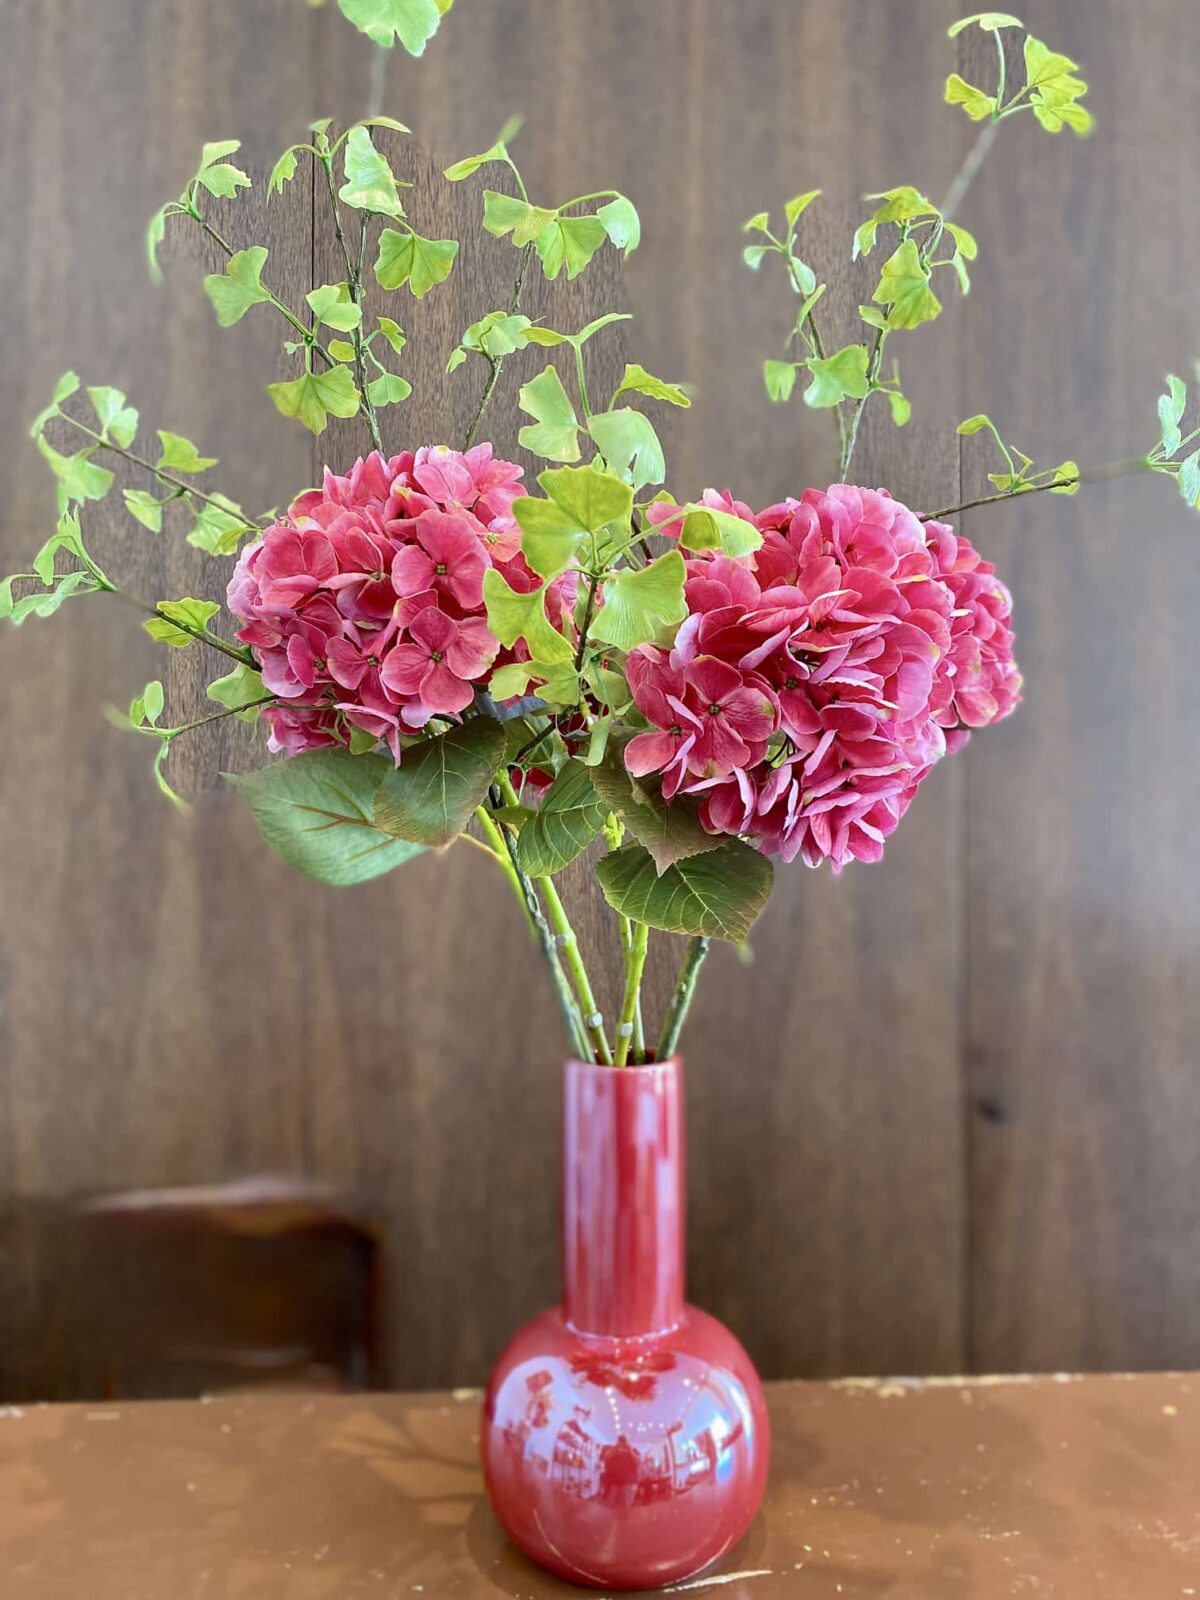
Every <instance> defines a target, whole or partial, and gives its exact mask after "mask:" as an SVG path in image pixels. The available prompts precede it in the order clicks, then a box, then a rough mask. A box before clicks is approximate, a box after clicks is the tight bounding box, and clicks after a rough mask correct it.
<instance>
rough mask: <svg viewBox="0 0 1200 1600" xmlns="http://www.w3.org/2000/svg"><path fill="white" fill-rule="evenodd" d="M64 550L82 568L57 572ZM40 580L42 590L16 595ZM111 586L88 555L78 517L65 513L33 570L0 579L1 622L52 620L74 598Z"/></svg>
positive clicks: (19, 623) (40, 552)
mask: <svg viewBox="0 0 1200 1600" xmlns="http://www.w3.org/2000/svg"><path fill="white" fill-rule="evenodd" d="M60 550H65V551H66V552H67V553H68V554H69V555H72V556H74V557H75V559H76V560H77V561H78V562H79V563H80V566H79V567H77V568H73V569H71V570H68V571H66V572H62V573H60V572H59V571H58V552H59V551H60ZM35 580H36V581H37V582H38V583H39V584H41V585H42V587H41V588H40V589H35V590H32V591H30V592H28V593H26V594H22V595H19V596H18V595H17V593H16V586H17V584H19V583H26V582H33V581H35ZM111 588H112V584H111V583H109V581H108V579H107V578H105V576H104V574H103V573H102V572H101V571H100V569H99V567H97V566H96V564H95V562H94V561H92V560H91V558H90V557H89V556H88V554H87V551H86V550H85V549H84V544H83V535H82V531H81V529H80V526H79V517H78V515H77V514H76V513H75V512H73V511H69V510H65V509H64V510H63V512H62V514H61V515H60V517H59V519H58V525H57V527H56V529H55V531H54V533H52V534H51V536H50V537H49V539H47V540H46V542H45V544H44V545H43V546H42V548H41V549H40V550H39V551H38V553H37V555H36V556H35V557H34V559H33V570H32V571H30V572H16V573H13V574H12V576H11V577H8V578H4V579H0V621H7V622H11V623H12V624H13V625H14V626H15V627H19V626H20V625H21V623H22V622H24V621H26V619H27V618H29V617H52V616H53V615H54V613H55V612H56V611H58V610H59V608H60V607H61V606H62V605H63V603H64V602H65V601H67V600H69V599H71V597H72V596H73V595H81V594H96V593H97V592H99V591H101V590H110V589H111Z"/></svg>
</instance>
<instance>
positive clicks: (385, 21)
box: [309, 0, 454, 56]
mask: <svg viewBox="0 0 1200 1600" xmlns="http://www.w3.org/2000/svg"><path fill="white" fill-rule="evenodd" d="M309 3H310V4H313V3H314V0H309ZM453 3H454V0H338V8H339V9H340V11H341V13H342V15H343V16H344V17H345V18H346V20H347V21H348V22H352V23H353V24H354V26H355V27H356V28H357V29H358V30H359V32H360V33H365V34H366V36H367V38H368V39H370V40H371V41H372V42H373V43H374V44H377V45H381V46H382V47H383V48H384V49H385V50H390V49H391V47H392V46H393V45H394V44H395V42H396V40H397V39H399V41H400V43H401V45H402V46H403V48H404V49H405V50H407V51H408V53H409V55H410V56H420V55H424V53H425V46H426V45H427V44H428V43H429V41H430V39H432V38H433V36H434V34H435V33H436V32H437V30H438V24H439V23H440V22H441V20H442V17H443V16H444V15H445V13H446V12H447V11H449V9H450V7H451V5H452V4H453Z"/></svg>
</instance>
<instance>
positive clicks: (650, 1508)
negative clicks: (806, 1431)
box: [480, 1306, 770, 1589]
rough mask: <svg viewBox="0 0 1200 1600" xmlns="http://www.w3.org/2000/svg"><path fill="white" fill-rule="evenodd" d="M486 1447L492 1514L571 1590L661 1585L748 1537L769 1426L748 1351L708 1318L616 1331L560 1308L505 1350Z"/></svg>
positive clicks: (763, 1476) (487, 1410)
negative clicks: (579, 1327)
mask: <svg viewBox="0 0 1200 1600" xmlns="http://www.w3.org/2000/svg"><path fill="white" fill-rule="evenodd" d="M480 1443H481V1451H482V1456H483V1470H484V1476H485V1478H486V1480H487V1487H488V1494H489V1495H490V1497H491V1502H492V1506H493V1509H494V1510H495V1513H496V1516H497V1517H498V1519H499V1521H500V1523H501V1525H502V1526H503V1527H504V1529H505V1531H506V1532H507V1533H508V1535H509V1536H510V1538H511V1539H512V1540H513V1542H514V1543H515V1544H516V1545H518V1546H519V1548H520V1549H521V1550H523V1551H524V1552H525V1554H526V1555H527V1556H529V1557H530V1558H531V1559H532V1560H534V1561H536V1562H537V1563H538V1564H539V1566H543V1567H546V1568H548V1569H549V1570H550V1571H551V1572H555V1573H557V1574H559V1576H561V1577H564V1578H568V1579H570V1580H571V1581H572V1582H574V1583H577V1584H585V1585H590V1586H592V1587H597V1588H607V1589H651V1588H656V1587H659V1586H661V1585H663V1584H668V1583H675V1582H678V1581H679V1580H680V1579H682V1578H687V1577H691V1576H692V1575H694V1574H695V1573H697V1572H699V1571H701V1570H702V1569H703V1568H704V1567H707V1566H708V1565H709V1564H710V1563H711V1562H713V1561H715V1560H717V1558H718V1557H719V1556H722V1555H723V1554H724V1553H725V1552H726V1551H727V1550H728V1549H729V1548H730V1547H731V1546H732V1545H733V1544H735V1543H736V1541H737V1540H738V1539H740V1538H741V1536H742V1534H743V1533H745V1532H746V1530H747V1528H748V1527H749V1526H750V1523H751V1522H752V1521H753V1519H754V1516H755V1513H756V1512H757V1510H758V1507H759V1504H760V1503H761V1501H762V1497H763V1491H764V1489H765V1487H766V1480H767V1466H768V1459H769V1455H770V1427H769V1423H768V1421H767V1409H766V1402H765V1400H764V1398H763V1391H762V1385H761V1384H760V1382H759V1380H758V1375H757V1373H756V1372H755V1370H754V1368H753V1366H752V1365H751V1362H750V1358H749V1356H747V1354H746V1352H745V1351H744V1350H743V1349H742V1347H741V1345H740V1344H739V1343H738V1341H737V1340H736V1339H735V1338H734V1336H733V1334H731V1333H730V1332H729V1330H728V1329H727V1328H725V1327H724V1326H723V1325H722V1324H721V1323H719V1322H717V1321H716V1319H715V1318H713V1317H710V1316H708V1315H707V1314H706V1313H705V1312H703V1311H700V1310H697V1309H696V1308H695V1307H694V1306H686V1307H685V1308H684V1314H683V1317H682V1319H681V1320H680V1321H679V1322H678V1323H677V1324H676V1325H675V1326H674V1327H672V1328H669V1329H667V1330H665V1331H663V1332H660V1333H655V1334H650V1335H646V1336H643V1337H638V1338H607V1337H599V1336H596V1335H590V1334H581V1333H578V1332H576V1331H575V1329H573V1328H572V1327H571V1326H570V1324H569V1323H568V1322H567V1321H566V1320H565V1318H564V1316H563V1312H562V1309H561V1307H556V1308H555V1309H554V1310H551V1311H544V1312H542V1314H541V1315H540V1316H537V1317H535V1318H534V1319H533V1321H532V1322H529V1323H527V1324H526V1325H525V1327H524V1328H522V1329H521V1331H520V1332H519V1333H518V1334H517V1335H516V1336H515V1338H513V1339H512V1340H511V1341H510V1343H509V1345H508V1347H507V1348H506V1349H505V1351H504V1353H503V1355H502V1356H501V1357H500V1360H499V1362H498V1363H497V1365H496V1369H495V1371H494V1372H493V1374H492V1379H491V1383H490V1384H489V1386H488V1391H487V1398H486V1401H485V1404H484V1418H483V1428H482V1434H481V1441H480Z"/></svg>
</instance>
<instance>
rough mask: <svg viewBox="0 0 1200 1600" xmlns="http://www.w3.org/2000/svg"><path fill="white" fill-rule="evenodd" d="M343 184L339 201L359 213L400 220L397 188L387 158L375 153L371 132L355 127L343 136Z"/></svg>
mask: <svg viewBox="0 0 1200 1600" xmlns="http://www.w3.org/2000/svg"><path fill="white" fill-rule="evenodd" d="M342 159H343V162H344V170H345V176H346V181H345V183H344V184H343V185H342V187H341V188H340V189H339V190H338V199H339V200H341V201H343V202H344V203H345V204H346V205H348V206H353V207H354V208H355V209H356V210H359V211H370V212H373V213H374V214H375V215H377V216H381V217H395V218H400V217H403V215H404V207H403V206H402V205H401V204H400V195H399V193H398V191H397V188H396V176H395V174H394V173H393V171H392V169H391V165H390V164H389V162H388V160H387V157H386V156H384V155H382V154H381V153H380V152H379V151H378V150H376V148H375V146H374V144H373V143H372V141H371V134H370V130H369V129H368V128H366V127H364V126H363V124H362V123H358V124H356V125H355V126H354V127H353V128H351V129H350V130H349V132H348V133H347V134H346V143H345V148H344V150H343V152H342Z"/></svg>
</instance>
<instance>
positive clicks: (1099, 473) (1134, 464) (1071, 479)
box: [917, 456, 1151, 522]
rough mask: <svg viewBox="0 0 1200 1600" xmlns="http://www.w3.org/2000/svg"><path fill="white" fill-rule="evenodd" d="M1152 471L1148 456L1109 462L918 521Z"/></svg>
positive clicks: (966, 502)
mask: <svg viewBox="0 0 1200 1600" xmlns="http://www.w3.org/2000/svg"><path fill="white" fill-rule="evenodd" d="M1150 470H1151V463H1150V462H1149V461H1147V460H1146V458H1145V456H1138V457H1136V458H1135V459H1133V460H1130V461H1109V462H1107V463H1106V464H1105V465H1104V466H1102V467H1086V468H1085V469H1084V470H1083V471H1082V472H1076V473H1069V474H1067V476H1066V477H1059V476H1057V475H1056V476H1055V477H1053V478H1051V479H1050V481H1049V482H1048V483H1031V484H1027V485H1026V486H1025V487H1024V488H1022V489H1005V490H1004V491H1003V492H1002V493H1000V494H985V495H981V496H980V497H979V498H978V499H977V500H963V501H961V502H960V503H959V504H958V505H956V506H944V507H943V508H942V509H941V510H940V511H926V512H924V513H923V514H922V515H921V516H920V517H918V518H917V520H918V522H940V521H941V520H942V518H943V517H952V516H954V515H955V514H956V513H957V512H959V511H974V510H975V508H976V507H977V506H995V505H999V504H1000V502H1001V501H1002V500H1023V499H1024V498H1025V497H1026V495H1031V494H1045V493H1046V491H1047V490H1053V489H1072V488H1078V487H1079V486H1080V484H1084V483H1107V482H1110V481H1111V480H1112V479H1114V478H1128V477H1131V476H1132V475H1133V474H1134V473H1135V472H1148V471H1150Z"/></svg>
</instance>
